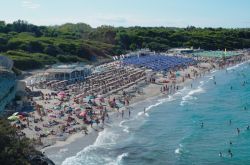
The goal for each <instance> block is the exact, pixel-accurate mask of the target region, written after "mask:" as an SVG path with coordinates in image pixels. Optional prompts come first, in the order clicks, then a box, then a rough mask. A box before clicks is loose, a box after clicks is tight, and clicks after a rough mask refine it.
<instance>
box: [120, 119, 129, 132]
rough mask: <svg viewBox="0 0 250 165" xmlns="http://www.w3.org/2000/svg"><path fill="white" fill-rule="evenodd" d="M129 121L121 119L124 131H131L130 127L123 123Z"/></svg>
mask: <svg viewBox="0 0 250 165" xmlns="http://www.w3.org/2000/svg"><path fill="white" fill-rule="evenodd" d="M127 121H128V120H123V121H121V122H120V124H119V126H120V127H122V128H123V131H124V132H127V133H129V127H128V126H126V125H123V124H124V123H125V122H127Z"/></svg>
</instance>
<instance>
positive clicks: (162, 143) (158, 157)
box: [63, 63, 250, 165]
mask: <svg viewBox="0 0 250 165" xmlns="http://www.w3.org/2000/svg"><path fill="white" fill-rule="evenodd" d="M215 81H216V84H215ZM244 81H245V84H244ZM192 84H193V87H192V88H191V85H190V84H187V85H186V87H185V88H183V89H181V90H179V91H178V92H177V93H176V94H174V95H172V96H161V97H158V98H150V99H148V100H145V101H143V102H140V103H137V104H135V105H133V108H132V116H131V117H130V118H129V117H128V114H125V119H123V120H122V119H121V117H118V119H117V120H114V121H111V122H110V123H109V124H108V125H107V126H106V129H105V130H104V131H102V132H100V133H99V136H98V138H97V140H96V141H95V143H94V144H93V145H90V146H88V147H86V148H84V149H83V150H82V151H80V152H79V153H77V154H76V155H75V156H73V157H70V158H66V159H65V160H64V162H63V165H105V164H107V165H118V164H121V165H192V164H193V165H207V164H218V165H238V164H239V165H243V164H250V156H249V155H250V130H247V126H248V125H250V102H249V99H250V65H249V63H244V64H239V65H237V66H234V67H230V68H228V69H227V70H226V69H224V70H219V71H213V72H212V73H210V74H208V75H206V76H204V77H202V78H199V79H197V80H195V81H193V82H192ZM231 87H232V89H231ZM144 107H146V114H144V112H143V108H144ZM245 108H246V109H245ZM230 120H231V124H230ZM201 123H203V127H202V124H201ZM237 128H239V129H240V133H239V135H238V133H237ZM230 141H231V142H232V145H230ZM229 149H230V150H231V151H232V154H233V157H231V156H230V155H229V154H228V150H229ZM220 152H221V153H222V157H220V156H219V153H220Z"/></svg>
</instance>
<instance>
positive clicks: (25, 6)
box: [22, 0, 41, 9]
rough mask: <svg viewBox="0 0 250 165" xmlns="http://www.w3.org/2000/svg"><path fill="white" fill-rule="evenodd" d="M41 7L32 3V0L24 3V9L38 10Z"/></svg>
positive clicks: (26, 0)
mask: <svg viewBox="0 0 250 165" xmlns="http://www.w3.org/2000/svg"><path fill="white" fill-rule="evenodd" d="M40 6H41V5H40V4H38V3H36V2H34V1H32V0H25V1H22V7H24V8H28V9H37V8H39V7H40Z"/></svg>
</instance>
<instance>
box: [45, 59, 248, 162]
mask: <svg viewBox="0 0 250 165" xmlns="http://www.w3.org/2000/svg"><path fill="white" fill-rule="evenodd" d="M247 61H248V60H246V61H242V62H240V63H235V64H233V65H229V66H226V68H228V67H233V66H236V65H239V64H241V63H245V62H247ZM196 69H197V68H196ZM214 69H215V70H220V69H219V68H214ZM224 69H225V68H224ZM213 72H214V70H213V67H212V65H210V67H208V68H206V69H204V68H203V69H199V73H201V74H202V77H204V76H205V75H207V74H210V73H213ZM198 78H199V77H192V78H191V79H187V80H186V81H184V82H181V81H180V82H179V83H177V84H176V85H178V86H180V89H181V88H184V87H185V86H187V85H188V84H190V83H192V81H195V80H196V79H198ZM161 86H162V84H149V85H145V86H143V92H144V93H143V94H142V95H139V94H138V95H136V97H134V98H133V99H132V100H131V102H130V107H133V106H134V105H135V104H139V103H141V102H144V101H146V100H147V99H153V98H156V97H157V98H158V97H161V96H167V95H166V94H164V93H162V92H161V91H160V89H161ZM172 94H174V93H172ZM170 95H171V94H170ZM132 113H133V111H132ZM117 115H119V113H118V112H112V114H111V115H110V116H111V120H117V117H116V116H117ZM88 129H89V130H90V129H91V128H90V127H88ZM104 129H105V128H104ZM101 131H102V130H101V129H99V131H98V132H97V131H93V130H92V131H91V132H90V133H89V134H88V135H86V136H85V135H84V134H83V133H81V132H78V133H76V134H73V135H71V136H69V137H68V138H67V139H66V140H65V141H62V142H61V141H60V142H58V141H57V142H56V143H55V144H53V145H51V146H48V147H45V148H43V149H42V150H41V151H44V152H45V154H46V155H47V156H48V157H49V158H50V159H52V160H53V161H54V162H55V163H56V164H61V163H62V162H63V161H64V160H65V158H68V157H71V156H74V155H76V154H77V153H78V152H80V151H81V150H83V149H84V148H86V147H88V146H90V145H93V144H94V143H95V141H96V139H97V138H98V136H99V133H100V132H101ZM52 153H53V154H54V155H57V157H51V154H52ZM55 153H56V154H55Z"/></svg>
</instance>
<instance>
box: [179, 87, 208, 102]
mask: <svg viewBox="0 0 250 165" xmlns="http://www.w3.org/2000/svg"><path fill="white" fill-rule="evenodd" d="M203 84H204V82H202V83H201V85H200V86H198V88H196V89H193V90H191V91H189V92H188V94H187V95H185V96H183V97H182V101H181V103H180V106H184V105H185V104H186V103H188V101H190V100H197V97H195V96H193V95H194V94H196V93H203V92H204V91H205V90H204V89H203V88H202V86H203Z"/></svg>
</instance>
